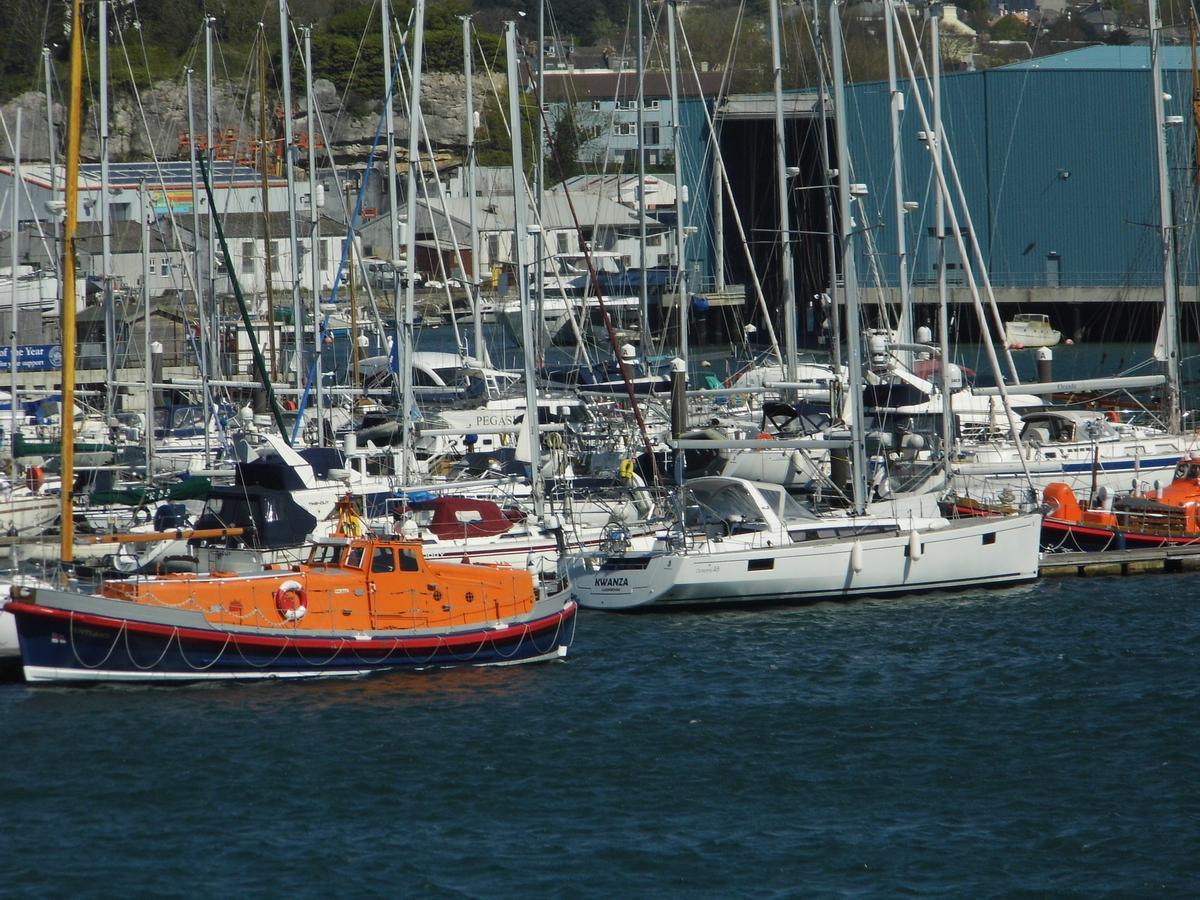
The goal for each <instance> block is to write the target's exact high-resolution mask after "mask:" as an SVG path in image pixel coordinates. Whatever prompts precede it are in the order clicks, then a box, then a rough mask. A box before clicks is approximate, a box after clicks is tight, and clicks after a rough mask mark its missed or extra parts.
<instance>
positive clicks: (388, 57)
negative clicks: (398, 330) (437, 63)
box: [379, 0, 412, 341]
mask: <svg viewBox="0 0 1200 900" xmlns="http://www.w3.org/2000/svg"><path fill="white" fill-rule="evenodd" d="M379 16H380V20H381V25H382V28H383V96H384V102H385V104H386V105H385V106H384V120H383V122H384V124H383V127H384V131H385V132H386V138H387V183H388V201H389V202H390V203H391V209H392V214H391V215H390V216H389V217H388V219H389V222H388V224H389V226H390V235H391V239H392V243H391V250H392V255H391V257H390V258H389V260H388V261H389V262H390V263H391V264H392V266H393V269H392V275H393V277H395V278H399V277H400V272H399V269H398V264H399V260H400V203H399V198H398V197H397V196H396V108H395V102H396V101H395V94H396V91H395V86H394V85H393V84H392V13H391V7H390V6H389V3H388V0H380V4H379ZM411 127H412V126H411V124H410V126H409V128H410V130H411ZM409 262H410V264H411V262H412V261H411V260H410V261H409ZM409 277H410V278H411V277H412V273H411V270H410V272H409ZM393 296H395V290H393ZM396 340H397V341H399V340H400V335H398V334H397V335H396Z"/></svg>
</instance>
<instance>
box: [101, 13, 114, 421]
mask: <svg viewBox="0 0 1200 900" xmlns="http://www.w3.org/2000/svg"><path fill="white" fill-rule="evenodd" d="M97 25H98V31H99V38H100V53H99V57H100V58H99V68H100V73H99V74H100V122H99V124H100V265H101V272H100V279H101V282H100V283H101V284H102V285H103V286H104V292H103V293H104V374H105V378H106V384H105V386H104V414H105V419H106V420H107V419H109V418H111V417H112V414H113V412H114V409H115V401H116V390H117V347H116V335H117V313H116V309H115V305H114V300H113V282H112V271H113V267H112V217H111V215H110V211H109V208H108V192H109V168H108V152H109V146H108V142H109V129H108V118H109V114H108V0H100V9H99V17H98V22H97Z"/></svg>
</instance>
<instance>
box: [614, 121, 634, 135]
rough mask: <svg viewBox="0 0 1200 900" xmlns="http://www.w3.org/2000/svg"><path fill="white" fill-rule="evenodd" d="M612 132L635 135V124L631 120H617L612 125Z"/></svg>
mask: <svg viewBox="0 0 1200 900" xmlns="http://www.w3.org/2000/svg"><path fill="white" fill-rule="evenodd" d="M613 134H620V135H636V134H637V125H636V124H635V123H633V122H617V123H616V124H614V125H613Z"/></svg>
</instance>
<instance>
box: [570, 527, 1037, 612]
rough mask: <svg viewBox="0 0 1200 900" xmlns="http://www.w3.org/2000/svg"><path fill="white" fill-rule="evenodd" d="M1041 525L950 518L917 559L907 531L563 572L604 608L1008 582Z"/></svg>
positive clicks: (592, 562)
mask: <svg viewBox="0 0 1200 900" xmlns="http://www.w3.org/2000/svg"><path fill="white" fill-rule="evenodd" d="M1040 530H1041V517H1040V516H1037V515H1030V516H1019V517H1013V518H1007V519H993V520H989V521H987V522H985V523H982V524H981V523H979V522H961V523H960V522H956V523H952V524H950V525H949V526H947V527H944V528H940V529H936V530H929V531H925V532H921V533H920V534H919V542H918V543H919V549H918V551H917V554H916V556H915V557H914V556H913V555H912V554H911V552H910V551H911V549H912V546H911V545H912V543H913V541H912V538H911V537H910V534H909V532H907V531H900V532H891V533H883V534H869V535H863V536H861V537H856V538H847V537H842V538H832V539H826V540H813V541H805V542H802V543H798V544H785V545H782V546H775V547H771V546H765V545H764V546H757V547H745V548H739V549H736V550H732V551H728V550H717V551H716V552H679V551H676V552H657V551H655V552H651V553H641V554H639V553H630V554H626V555H624V556H621V557H608V558H607V559H603V560H600V561H597V560H596V559H595V558H591V559H589V558H586V557H582V556H577V557H573V558H572V559H571V562H570V563H569V565H568V576H569V578H570V580H571V586H572V592H573V594H574V596H575V598H576V599H577V600H578V601H579V603H580V605H581V606H584V607H587V608H592V609H608V610H623V609H634V608H639V607H650V606H672V605H681V606H690V605H704V604H732V603H758V604H771V603H797V602H814V601H818V600H840V599H847V598H850V597H857V596H867V595H870V596H875V595H885V594H901V593H914V592H920V591H932V590H947V589H955V588H964V587H976V586H983V585H988V586H995V585H1008V584H1017V583H1021V582H1027V581H1032V580H1034V579H1035V578H1037V574H1038V538H1039V534H1040ZM705 546H707V547H710V548H711V547H713V546H714V545H712V544H706V545H705ZM718 546H719V545H718Z"/></svg>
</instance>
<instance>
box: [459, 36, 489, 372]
mask: <svg viewBox="0 0 1200 900" xmlns="http://www.w3.org/2000/svg"><path fill="white" fill-rule="evenodd" d="M462 27H463V74H464V75H465V77H466V83H467V110H466V116H467V118H466V123H465V124H466V154H465V155H466V159H464V160H463V193H464V194H465V195H466V197H467V229H468V232H467V234H468V237H467V241H468V243H469V247H470V253H471V270H470V272H468V273H467V274H468V276H469V280H470V287H469V290H470V291H471V306H472V308H473V309H474V311H475V356H476V357H477V358H478V359H479V360H480V361H481V362H483V363H484V364H485V365H486V364H487V350H486V348H485V347H484V345H483V310H482V309H480V290H479V224H478V223H477V222H476V221H475V85H474V83H473V82H472V79H473V77H474V69H473V66H474V62H475V54H474V53H472V50H471V17H470V16H463V17H462Z"/></svg>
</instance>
